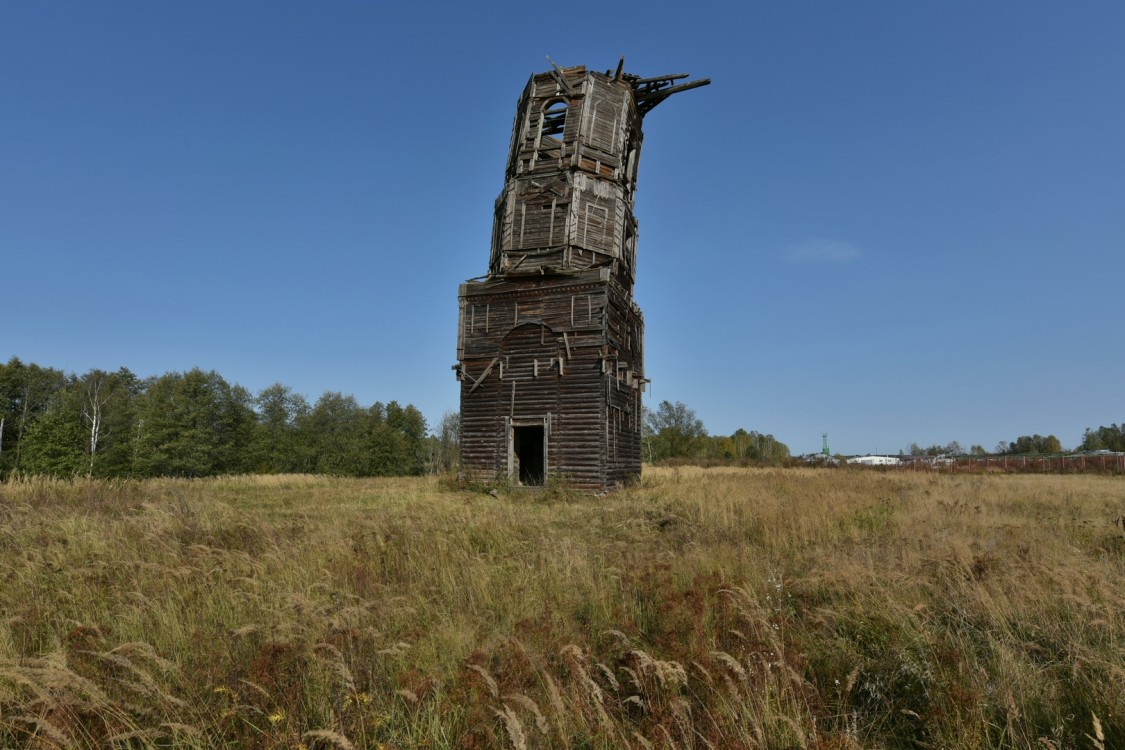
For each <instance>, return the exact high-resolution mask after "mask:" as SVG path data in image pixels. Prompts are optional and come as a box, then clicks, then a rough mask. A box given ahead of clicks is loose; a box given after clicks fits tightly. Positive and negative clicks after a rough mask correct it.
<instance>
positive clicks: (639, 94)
mask: <svg viewBox="0 0 1125 750" xmlns="http://www.w3.org/2000/svg"><path fill="white" fill-rule="evenodd" d="M677 77H678V78H684V77H686V75H679V76H677ZM661 80H663V81H670V80H672V79H670V78H667V77H666V78H664V79H661ZM709 83H711V79H710V78H700V79H699V80H698V81H689V82H688V83H681V84H679V85H677V86H669V87H667V88H657V87H652V88H643V89H642V90H640V91H638V90H637V89H636V87H635V84H634V89H633V91H634V94H633V96H634V97H635V98H636V100H637V110H638V111H639V112H640V113H641V115H642V116H644V115H646V114H648V113H649V112H650V111H652V109H653V107H655V106H656V105H657V104H660V102H662V101H664V100H665V99H667V98H668V97H670V96H671V95H672V94H678V93H680V92H681V91H689V90H691V89H697V88H699V87H700V86H706V85H708V84H709Z"/></svg>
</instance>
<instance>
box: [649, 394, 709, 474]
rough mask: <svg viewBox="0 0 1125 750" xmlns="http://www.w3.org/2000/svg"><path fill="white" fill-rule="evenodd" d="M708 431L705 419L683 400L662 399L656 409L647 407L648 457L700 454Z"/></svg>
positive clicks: (683, 456) (652, 460)
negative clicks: (699, 416) (697, 414)
mask: <svg viewBox="0 0 1125 750" xmlns="http://www.w3.org/2000/svg"><path fill="white" fill-rule="evenodd" d="M706 435H707V429H706V428H705V427H704V426H703V420H701V419H699V418H698V417H697V416H695V412H694V411H693V410H691V409H689V408H688V407H687V406H685V405H684V403H683V402H682V401H677V402H676V403H674V404H673V403H671V402H670V401H661V402H660V405H659V406H657V407H656V411H651V410H649V409H646V410H645V420H644V442H645V454H644V458H646V459H647V460H648V461H650V462H655V461H662V460H665V459H669V458H692V457H696V456H697V455H698V454H699V452H700V448H701V447H702V443H703V438H704V437H705V436H706Z"/></svg>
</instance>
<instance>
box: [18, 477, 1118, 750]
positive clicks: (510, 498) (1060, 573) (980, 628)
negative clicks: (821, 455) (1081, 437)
mask: <svg viewBox="0 0 1125 750" xmlns="http://www.w3.org/2000/svg"><path fill="white" fill-rule="evenodd" d="M1123 524H1125V478H1122V477H1120V476H1117V477H1114V476H1089V475H1077V476H1075V475H1067V476H1062V475H1054V476H1044V475H1004V476H988V475H972V476H958V475H954V476H949V475H931V474H925V473H918V474H915V473H883V472H879V471H871V470H827V469H724V468H713V469H698V468H692V467H681V468H677V469H659V468H657V469H646V471H645V474H644V477H643V479H642V480H641V481H640V482H639V483H638V484H637V485H636V486H634V487H631V488H629V489H627V490H624V491H620V492H617V493H614V494H610V495H607V496H603V497H594V496H587V495H581V494H575V493H571V492H568V491H566V490H565V489H562V488H559V487H552V488H548V489H546V490H544V491H542V492H537V493H532V492H508V491H497V492H494V493H489V492H483V491H467V490H459V489H458V488H456V487H454V486H453V485H452V483H451V482H449V481H448V480H440V479H436V478H420V479H342V478H329V477H317V476H301V475H292V476H289V475H284V476H270V477H232V478H220V479H207V480H160V479H153V480H144V481H82V480H77V481H48V480H24V481H20V482H9V483H7V484H0V747H33V748H70V747H100V748H110V747H119V748H149V747H153V748H156V747H177V748H180V747H183V748H236V747H239V748H241V747H248V748H301V747H303V748H310V749H311V748H331V747H336V748H348V747H356V748H398V749H402V750H405V749H407V748H607V749H608V748H614V749H616V748H635V749H637V750H640V749H642V748H719V749H722V748H818V749H828V748H833V749H836V748H838V749H841V750H843V749H845V748H848V749H850V748H1039V749H1041V750H1062V749H1063V748H1101V749H1102V750H1104V749H1105V748H1121V747H1125V526H1123Z"/></svg>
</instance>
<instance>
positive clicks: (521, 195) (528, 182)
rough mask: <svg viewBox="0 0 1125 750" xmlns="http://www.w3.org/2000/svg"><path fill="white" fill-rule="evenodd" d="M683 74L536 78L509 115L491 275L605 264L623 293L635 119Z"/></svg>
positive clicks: (629, 267)
mask: <svg viewBox="0 0 1125 750" xmlns="http://www.w3.org/2000/svg"><path fill="white" fill-rule="evenodd" d="M687 77H688V75H687V74H686V73H683V74H675V75H667V76H659V77H657V78H640V77H639V76H634V75H630V74H628V73H623V72H622V70H621V66H618V68H617V72H616V73H614V72H611V71H607V72H605V73H597V72H594V71H588V70H586V68H585V67H583V66H577V67H571V68H560V67H558V66H557V65H554V63H552V70H550V71H548V72H546V73H537V74H535V75H533V76H532V77H531V80H530V81H528V84H527V87H526V88H525V89H524V91H523V94H522V95H521V96H520V99H519V103H518V105H517V108H516V118H515V124H514V126H513V128H512V142H511V148H510V150H509V154H508V165H507V170H506V172H505V183H504V189H503V191H502V192H501V193H500V196H499V197H498V198H497V199H496V216H495V221H494V224H493V233H492V253H491V258H490V262H489V269H488V271H489V273H488V275H489V277H491V278H498V277H499V278H512V277H522V276H528V275H552V276H553V275H560V274H561V275H567V274H571V273H577V272H581V271H585V270H587V269H590V268H593V267H596V266H598V267H600V266H609V267H611V268H612V274H613V277H614V278H615V279H616V280H617V281H618V282H619V283H621V285H622V286H623V287H624V288H625V289H626V290H628V291H629V292H630V293H631V292H632V288H633V279H634V278H635V268H636V241H637V222H636V220H635V219H634V218H633V197H634V193H635V191H636V186H637V164H638V162H639V160H640V153H641V138H642V134H641V121H642V119H643V117H644V115H645V114H646V113H648V112H649V111H650V110H651V109H652V108H653V107H655V106H656V105H657V104H659V103H660V102H662V101H664V99H666V98H668V97H669V96H671V95H672V94H674V93H678V92H680V91H686V90H688V89H691V88H696V87H698V86H705V85H707V84H708V83H710V80H708V79H702V80H698V81H691V82H687V83H676V82H677V81H679V80H682V79H685V78H687Z"/></svg>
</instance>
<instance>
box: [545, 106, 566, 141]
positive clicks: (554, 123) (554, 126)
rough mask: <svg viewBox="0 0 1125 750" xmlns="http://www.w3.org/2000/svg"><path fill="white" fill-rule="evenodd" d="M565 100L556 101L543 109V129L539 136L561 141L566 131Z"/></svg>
mask: <svg viewBox="0 0 1125 750" xmlns="http://www.w3.org/2000/svg"><path fill="white" fill-rule="evenodd" d="M566 109H567V106H566V100H565V99H557V100H555V101H553V102H551V103H550V104H548V105H547V106H545V107H544V108H543V127H542V129H541V130H540V135H541V136H548V137H550V138H554V139H556V140H559V141H561V140H562V139H563V132H564V131H565V130H566Z"/></svg>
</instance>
